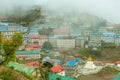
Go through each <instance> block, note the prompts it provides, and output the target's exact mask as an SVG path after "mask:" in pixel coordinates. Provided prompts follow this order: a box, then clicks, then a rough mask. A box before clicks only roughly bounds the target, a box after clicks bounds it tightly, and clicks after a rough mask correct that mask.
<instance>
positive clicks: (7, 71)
mask: <svg viewBox="0 0 120 80" xmlns="http://www.w3.org/2000/svg"><path fill="white" fill-rule="evenodd" d="M1 78H2V79H3V80H28V79H27V78H26V77H25V76H24V75H22V74H21V73H19V72H17V71H14V70H12V69H11V68H8V67H5V66H0V79H1Z"/></svg>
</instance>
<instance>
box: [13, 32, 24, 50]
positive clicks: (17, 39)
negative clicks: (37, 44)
mask: <svg viewBox="0 0 120 80" xmlns="http://www.w3.org/2000/svg"><path fill="white" fill-rule="evenodd" d="M12 41H13V46H14V47H15V48H16V49H18V48H19V46H21V45H22V43H23V40H22V34H21V33H18V32H16V33H14V35H13V36H12Z"/></svg>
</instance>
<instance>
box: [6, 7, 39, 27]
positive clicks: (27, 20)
mask: <svg viewBox="0 0 120 80" xmlns="http://www.w3.org/2000/svg"><path fill="white" fill-rule="evenodd" d="M40 16H41V11H40V8H39V7H36V8H34V7H33V8H32V9H29V10H24V9H21V8H20V7H16V8H15V9H14V14H11V15H9V16H8V17H7V20H8V21H12V22H16V23H19V24H22V25H24V26H29V25H30V24H31V23H32V22H34V21H35V20H37V19H39V18H40Z"/></svg>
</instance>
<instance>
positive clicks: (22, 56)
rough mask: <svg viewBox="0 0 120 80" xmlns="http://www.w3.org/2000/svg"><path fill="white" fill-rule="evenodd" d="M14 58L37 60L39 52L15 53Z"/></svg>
mask: <svg viewBox="0 0 120 80" xmlns="http://www.w3.org/2000/svg"><path fill="white" fill-rule="evenodd" d="M16 57H17V58H18V59H19V60H20V59H25V60H29V59H39V58H40V51H39V50H30V51H17V52H16Z"/></svg>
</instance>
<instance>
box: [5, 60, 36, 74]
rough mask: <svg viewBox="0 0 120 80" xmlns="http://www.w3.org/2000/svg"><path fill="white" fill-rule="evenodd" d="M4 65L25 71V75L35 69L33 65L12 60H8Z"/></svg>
mask: <svg viewBox="0 0 120 80" xmlns="http://www.w3.org/2000/svg"><path fill="white" fill-rule="evenodd" d="M6 66H8V67H13V69H14V70H17V71H19V72H22V73H25V74H26V75H32V73H33V71H35V68H34V67H29V66H25V65H23V64H19V63H16V62H12V61H10V62H8V64H7V65H6Z"/></svg>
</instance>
